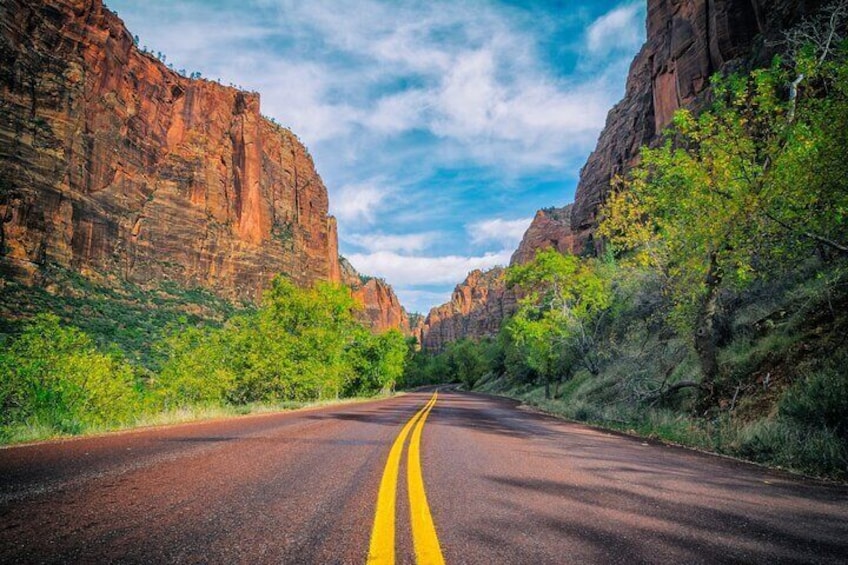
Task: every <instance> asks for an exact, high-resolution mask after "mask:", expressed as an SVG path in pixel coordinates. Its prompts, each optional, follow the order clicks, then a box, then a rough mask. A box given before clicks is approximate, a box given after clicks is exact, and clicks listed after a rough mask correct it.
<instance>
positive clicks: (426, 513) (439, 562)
mask: <svg viewBox="0 0 848 565" xmlns="http://www.w3.org/2000/svg"><path fill="white" fill-rule="evenodd" d="M438 396H439V393H438V392H436V393H434V394H433V399H432V400H431V401H430V403H429V404H428V405H427V407H426V408H427V409H426V410H425V411H424V413H423V414H422V415H421V417H420V418H419V419H418V423H417V424H416V425H415V430H414V431H413V432H412V438H411V439H410V440H409V453H408V457H409V458H408V460H407V485H408V487H409V510H410V518H411V522H412V541H413V545H414V546H415V562H416V563H418V565H444V563H445V559H444V557H442V549H441V547H439V538H438V536H437V535H436V526H435V524H433V516H432V515H431V514H430V505H429V504H427V493H426V492H425V491H424V477H423V475H422V474H421V431H422V430H423V429H424V422H425V421H426V420H427V416H428V415H429V414H430V410H432V409H433V406H435V405H436V399H437V398H438Z"/></svg>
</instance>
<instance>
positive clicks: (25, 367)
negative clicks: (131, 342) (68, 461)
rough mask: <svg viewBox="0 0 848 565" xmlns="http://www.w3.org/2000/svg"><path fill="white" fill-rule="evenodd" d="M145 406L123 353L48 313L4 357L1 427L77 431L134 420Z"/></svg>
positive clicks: (0, 362)
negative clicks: (105, 349)
mask: <svg viewBox="0 0 848 565" xmlns="http://www.w3.org/2000/svg"><path fill="white" fill-rule="evenodd" d="M140 406H141V396H140V394H139V389H138V387H137V386H136V378H135V373H134V371H133V369H132V367H131V366H130V365H128V364H127V363H126V362H125V361H124V359H123V357H122V356H121V355H120V354H119V353H118V352H117V351H109V352H107V353H103V352H101V351H99V350H98V349H97V348H96V347H95V345H94V342H93V341H92V340H91V338H90V337H88V336H87V335H86V334H84V333H83V332H81V331H80V330H78V329H76V328H73V327H63V326H61V325H60V321H59V318H58V317H57V316H54V315H52V314H42V315H39V316H37V317H35V318H34V319H33V321H32V322H31V323H30V324H28V325H27V326H26V328H25V329H24V331H23V333H22V334H21V335H20V336H19V337H18V338H16V339H14V340H13V341H12V343H11V344H9V346H8V347H5V348H4V349H3V351H2V353H0V423H2V424H3V425H4V426H7V427H8V426H12V427H13V426H15V425H23V424H25V423H26V424H33V425H39V426H45V427H48V428H52V429H53V430H55V431H57V432H63V433H68V432H71V433H76V432H80V431H82V430H84V429H85V428H86V427H88V426H103V425H106V426H109V425H116V424H121V423H125V422H128V421H130V420H131V419H132V417H133V416H134V415H135V414H136V413H137V411H138V410H139V408H140Z"/></svg>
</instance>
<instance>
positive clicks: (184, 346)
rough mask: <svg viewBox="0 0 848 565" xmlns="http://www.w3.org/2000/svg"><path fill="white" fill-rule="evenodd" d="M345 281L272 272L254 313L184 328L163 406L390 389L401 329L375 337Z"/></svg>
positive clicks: (398, 368)
mask: <svg viewBox="0 0 848 565" xmlns="http://www.w3.org/2000/svg"><path fill="white" fill-rule="evenodd" d="M355 307H356V304H355V302H354V301H353V299H352V297H351V294H350V291H349V290H348V289H346V288H344V287H341V286H337V285H331V284H326V283H320V284H317V285H316V286H314V287H313V288H310V289H301V288H298V287H296V286H294V284H292V283H291V281H289V280H287V279H285V278H282V277H277V278H276V279H275V280H274V282H273V284H272V286H271V288H270V289H269V290H268V292H267V293H266V294H265V297H264V301H263V306H262V308H260V309H259V310H258V311H257V312H255V313H253V314H248V315H245V316H239V317H236V318H233V319H231V320H230V321H229V322H228V323H227V324H226V325H225V326H224V327H223V328H222V329H220V330H211V331H206V332H201V331H200V330H191V329H189V330H184V331H182V332H181V333H180V334H177V335H175V336H173V337H172V338H171V341H172V352H173V353H172V356H171V358H170V360H169V361H168V362H167V363H166V364H165V366H164V368H163V371H162V377H161V380H160V384H159V389H158V390H159V392H158V394H160V396H161V397H162V399H163V402H164V404H165V405H166V406H170V405H174V404H193V403H205V402H209V403H221V402H227V403H233V404H245V403H248V402H278V401H284V400H315V399H325V398H337V397H339V396H341V395H342V394H373V393H374V392H377V391H379V390H390V389H391V388H393V387H394V384H395V382H396V380H397V378H398V377H399V375H400V374H401V373H402V371H403V363H404V361H405V358H406V349H407V348H406V343H405V341H404V339H403V336H402V335H400V333H399V332H396V331H395V332H388V333H386V334H383V335H379V336H374V335H371V333H370V332H369V331H368V330H367V329H366V328H365V327H363V326H362V325H361V324H360V323H358V322H357V321H356V320H355V319H354V316H353V310H354V308H355Z"/></svg>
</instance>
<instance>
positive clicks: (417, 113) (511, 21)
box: [107, 0, 645, 313]
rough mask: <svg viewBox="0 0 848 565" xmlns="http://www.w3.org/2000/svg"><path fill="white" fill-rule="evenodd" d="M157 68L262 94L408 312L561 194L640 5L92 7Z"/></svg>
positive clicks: (617, 85) (636, 38) (297, 2)
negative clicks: (156, 59)
mask: <svg viewBox="0 0 848 565" xmlns="http://www.w3.org/2000/svg"><path fill="white" fill-rule="evenodd" d="M107 3H108V5H109V7H110V8H112V9H113V10H115V11H117V12H118V14H119V15H120V16H121V18H123V19H124V21H125V22H126V24H127V26H128V27H129V29H130V31H131V32H132V33H133V34H137V35H138V36H139V37H140V43H141V45H146V46H147V47H148V48H149V49H151V50H153V51H162V52H163V53H165V54H166V55H167V61H168V63H173V64H174V66H175V67H176V68H184V69H186V70H187V71H188V72H193V71H199V72H201V73H202V74H203V76H205V77H207V78H212V79H216V78H220V80H221V82H222V83H225V84H229V83H232V84H236V85H239V86H241V87H243V88H245V89H249V90H255V91H258V92H259V93H260V94H261V105H262V112H263V113H264V114H265V115H268V116H271V117H273V118H275V119H276V120H277V121H278V122H280V123H281V124H283V125H285V126H288V127H290V128H291V129H292V130H293V131H294V132H295V133H296V134H297V135H298V136H299V137H300V139H301V140H303V142H304V143H305V144H306V145H307V147H308V148H309V150H310V152H311V153H312V155H313V157H314V159H315V163H316V166H317V168H318V171H319V173H320V174H321V176H322V178H323V179H324V183H325V184H326V185H327V188H328V190H329V192H330V211H331V213H333V214H334V215H335V216H336V217H337V218H338V222H339V236H340V246H341V253H342V254H343V255H345V256H346V257H348V258H349V259H350V260H351V262H352V263H353V265H354V266H355V267H356V268H357V269H358V270H359V271H360V272H363V273H367V274H370V275H375V276H380V277H383V278H385V279H386V280H387V281H388V282H389V283H391V284H392V285H393V286H394V288H395V290H396V291H397V293H398V295H399V296H400V299H401V302H402V303H403V304H404V306H406V307H407V309H408V310H410V311H418V312H423V313H426V312H427V311H428V310H429V308H430V307H432V306H434V305H437V304H441V303H443V302H445V301H447V300H448V299H449V297H450V293H451V291H452V289H453V287H454V286H455V285H456V284H457V283H459V282H460V281H461V280H462V279H463V278H464V277H465V275H466V273H467V272H468V271H470V270H472V269H475V268H488V267H492V266H494V265H497V264H506V263H507V262H508V261H509V257H510V255H511V253H512V251H513V250H514V249H515V248H516V247H517V245H518V242H519V241H520V239H521V236H522V234H523V232H524V230H525V229H526V227H527V226H528V225H529V223H530V220H531V219H532V217H533V214H534V213H535V212H536V210H538V209H539V208H543V207H546V206H554V205H555V206H561V205H564V204H566V203H568V202H570V201H571V200H572V198H573V196H574V189H575V186H576V183H577V177H578V174H579V170H580V167H581V166H582V165H583V163H584V162H585V160H586V157H587V156H588V155H589V153H590V152H591V150H592V149H593V148H594V145H595V142H596V140H597V136H598V133H599V132H600V130H601V128H602V127H603V124H604V120H605V118H606V113H607V111H608V110H609V108H611V107H612V105H613V104H614V103H615V102H617V101H618V100H619V99H620V98H621V96H622V94H623V92H624V82H625V78H626V74H627V69H628V67H629V64H630V61H631V60H632V58H633V56H634V55H635V53H636V52H637V50H638V49H639V47H640V46H641V44H642V42H643V40H644V34H645V30H644V27H645V26H644V20H645V12H644V10H645V8H644V2H642V1H636V2H633V1H624V2H612V1H611V2H604V1H600V2H598V1H593V2H589V1H585V0H580V1H564V0H562V1H547V2H543V1H541V0H538V1H533V0H529V1H524V2H519V1H507V0H502V1H500V2H497V1H494V0H491V1H482V0H480V1H475V0H468V1H465V2H461V1H457V0H454V1H441V0H431V1H428V2H405V1H390V0H386V1H379V0H356V1H350V2H342V1H329V0H328V1H321V0H310V1H303V0H294V1H290V0H239V1H230V0H179V1H178V0H145V1H144V2H139V1H138V0H108V1H107Z"/></svg>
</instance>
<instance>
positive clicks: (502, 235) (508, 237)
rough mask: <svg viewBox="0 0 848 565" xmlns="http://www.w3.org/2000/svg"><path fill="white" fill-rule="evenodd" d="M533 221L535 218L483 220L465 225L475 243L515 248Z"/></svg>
mask: <svg viewBox="0 0 848 565" xmlns="http://www.w3.org/2000/svg"><path fill="white" fill-rule="evenodd" d="M532 221H533V218H521V219H518V220H503V219H501V218H495V219H491V220H481V221H479V222H474V223H472V224H468V225H467V226H465V231H466V232H468V235H470V236H471V242H472V243H474V244H483V243H498V244H500V245H502V246H503V248H504V249H515V248H516V247H518V243H519V242H520V241H521V238H522V237H524V232H526V231H527V228H528V227H529V226H530V222H532Z"/></svg>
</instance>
